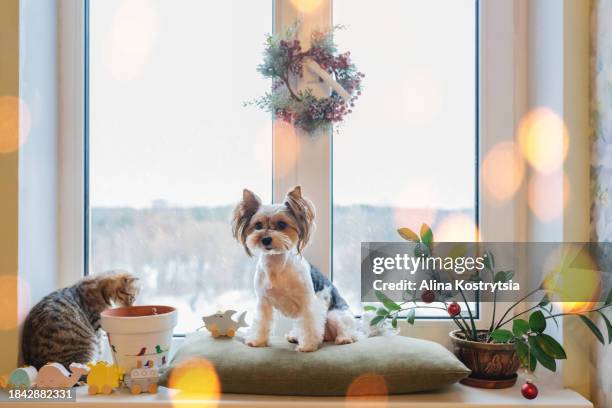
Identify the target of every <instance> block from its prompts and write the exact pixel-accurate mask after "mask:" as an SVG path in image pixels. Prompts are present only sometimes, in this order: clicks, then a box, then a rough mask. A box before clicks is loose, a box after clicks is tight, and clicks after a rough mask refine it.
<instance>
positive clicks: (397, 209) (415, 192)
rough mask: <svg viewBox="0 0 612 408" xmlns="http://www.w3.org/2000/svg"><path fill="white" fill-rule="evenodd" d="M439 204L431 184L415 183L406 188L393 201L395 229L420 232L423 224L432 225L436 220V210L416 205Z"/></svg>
mask: <svg viewBox="0 0 612 408" xmlns="http://www.w3.org/2000/svg"><path fill="white" fill-rule="evenodd" d="M415 201H418V202H419V203H436V202H439V200H438V195H437V193H436V191H434V189H433V188H432V187H431V185H430V184H425V183H414V184H410V185H408V186H405V187H404V189H402V190H400V191H399V193H398V194H397V196H396V197H395V198H394V199H393V200H392V202H391V205H392V207H393V222H394V225H395V228H396V229H397V228H410V229H411V230H413V231H417V232H418V231H419V228H421V225H422V224H423V223H425V224H427V225H432V224H433V223H434V221H435V219H436V213H437V211H436V208H434V207H425V206H420V205H418V204H414V203H415Z"/></svg>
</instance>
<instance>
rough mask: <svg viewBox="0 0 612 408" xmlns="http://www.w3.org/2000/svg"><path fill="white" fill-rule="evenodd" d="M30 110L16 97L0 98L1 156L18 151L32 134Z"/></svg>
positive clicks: (6, 96) (5, 96)
mask: <svg viewBox="0 0 612 408" xmlns="http://www.w3.org/2000/svg"><path fill="white" fill-rule="evenodd" d="M30 125H31V118H30V110H29V109H28V105H27V104H26V103H25V102H24V101H22V100H21V99H19V98H18V97H16V96H12V95H4V96H0V154H3V153H11V152H14V151H16V150H18V149H19V148H20V147H21V146H23V144H24V143H25V142H26V140H27V138H28V136H29V134H30Z"/></svg>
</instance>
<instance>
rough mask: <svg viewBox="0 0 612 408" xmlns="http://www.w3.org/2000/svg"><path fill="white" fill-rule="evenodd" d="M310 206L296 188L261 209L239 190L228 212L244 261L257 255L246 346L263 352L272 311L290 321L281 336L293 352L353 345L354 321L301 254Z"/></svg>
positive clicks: (326, 281) (335, 292)
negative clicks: (253, 304) (331, 344)
mask: <svg viewBox="0 0 612 408" xmlns="http://www.w3.org/2000/svg"><path fill="white" fill-rule="evenodd" d="M314 218H315V210H314V207H313V204H312V203H311V202H310V201H309V200H308V199H306V198H304V197H302V190H301V188H300V186H297V187H294V188H293V189H292V190H291V191H289V192H288V193H287V195H286V197H285V200H284V202H283V203H280V204H271V205H266V204H262V202H261V199H260V198H259V197H257V195H255V194H254V193H253V192H251V191H249V190H246V189H245V190H244V191H243V193H242V202H240V203H239V204H238V205H237V206H236V208H235V209H234V214H233V221H232V232H233V234H234V237H235V238H236V239H237V240H238V241H239V242H240V243H241V244H242V245H243V246H244V249H245V251H246V253H247V254H248V255H249V256H253V255H257V256H258V257H259V261H258V262H257V267H256V269H255V292H256V294H257V310H256V314H255V319H254V323H253V328H252V332H251V334H250V335H249V336H248V337H247V339H246V344H247V345H249V346H251V347H265V346H267V344H268V339H269V335H270V329H271V327H272V323H273V319H274V316H273V315H274V311H273V309H276V310H278V311H279V312H281V313H282V314H283V315H285V316H287V317H289V318H292V319H294V325H293V329H292V330H291V331H290V332H289V334H287V335H286V338H287V340H288V341H289V342H291V343H297V348H296V350H298V351H304V352H309V351H315V350H317V348H318V347H319V345H320V344H321V343H322V342H323V341H332V340H333V341H334V342H335V343H336V344H349V343H353V342H355V341H357V337H358V330H357V324H356V322H355V318H354V316H353V314H352V313H351V311H350V309H349V306H348V304H347V303H346V301H345V300H344V299H343V298H342V296H340V293H339V292H338V289H337V288H336V287H335V286H334V285H333V284H332V283H331V282H330V281H329V279H327V278H326V277H325V276H323V274H322V273H321V272H320V271H319V270H318V269H317V268H315V267H314V266H313V265H311V264H310V263H309V262H308V261H307V260H306V259H305V258H304V257H303V256H302V252H303V251H304V249H305V248H306V246H307V245H308V242H309V240H310V237H311V236H312V233H313V231H314V227H315V224H314Z"/></svg>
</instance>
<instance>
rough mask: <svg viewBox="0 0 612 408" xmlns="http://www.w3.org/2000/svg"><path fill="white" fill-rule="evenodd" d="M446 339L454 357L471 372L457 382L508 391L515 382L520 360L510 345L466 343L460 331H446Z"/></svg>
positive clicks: (481, 331)
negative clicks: (449, 340) (447, 334)
mask: <svg viewBox="0 0 612 408" xmlns="http://www.w3.org/2000/svg"><path fill="white" fill-rule="evenodd" d="M478 333H486V331H485V330H478ZM450 338H451V339H452V341H453V348H454V352H455V355H456V356H457V358H458V359H459V360H461V362H462V363H463V364H465V365H466V366H467V367H468V368H469V369H470V370H472V374H470V375H469V376H468V377H466V378H464V379H463V380H461V383H463V384H466V385H471V386H473V387H479V388H508V387H512V386H513V385H514V384H515V383H516V378H517V374H516V371H517V370H518V368H519V366H520V361H519V359H518V355H517V353H516V348H515V346H514V344H498V343H481V342H476V341H470V340H466V339H465V337H464V335H463V333H462V332H461V331H460V330H454V331H452V332H450Z"/></svg>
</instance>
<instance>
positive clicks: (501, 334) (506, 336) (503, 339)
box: [491, 329, 514, 343]
mask: <svg viewBox="0 0 612 408" xmlns="http://www.w3.org/2000/svg"><path fill="white" fill-rule="evenodd" d="M513 337H514V335H513V334H512V332H511V331H510V330H506V329H497V330H493V331H492V332H491V338H492V339H493V340H495V342H496V343H507V342H509V341H510V340H512V338H513Z"/></svg>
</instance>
